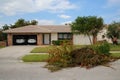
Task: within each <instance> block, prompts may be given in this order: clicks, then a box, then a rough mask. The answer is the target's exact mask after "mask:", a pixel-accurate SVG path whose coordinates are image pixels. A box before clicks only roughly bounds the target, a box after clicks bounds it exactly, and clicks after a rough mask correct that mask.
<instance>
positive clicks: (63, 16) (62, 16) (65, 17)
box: [58, 14, 71, 19]
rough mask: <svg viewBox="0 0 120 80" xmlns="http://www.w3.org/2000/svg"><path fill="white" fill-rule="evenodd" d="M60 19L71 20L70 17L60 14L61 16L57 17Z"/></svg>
mask: <svg viewBox="0 0 120 80" xmlns="http://www.w3.org/2000/svg"><path fill="white" fill-rule="evenodd" d="M58 16H59V17H60V18H63V19H69V18H71V16H69V15H64V14H62V15H58Z"/></svg>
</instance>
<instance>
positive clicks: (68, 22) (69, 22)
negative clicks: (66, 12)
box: [61, 21, 72, 25]
mask: <svg viewBox="0 0 120 80" xmlns="http://www.w3.org/2000/svg"><path fill="white" fill-rule="evenodd" d="M71 23H72V21H65V22H62V23H61V24H63V25H65V24H71Z"/></svg>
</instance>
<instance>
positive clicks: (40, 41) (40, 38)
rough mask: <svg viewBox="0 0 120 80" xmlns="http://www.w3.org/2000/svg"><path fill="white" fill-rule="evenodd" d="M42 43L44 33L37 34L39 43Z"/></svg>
mask: <svg viewBox="0 0 120 80" xmlns="http://www.w3.org/2000/svg"><path fill="white" fill-rule="evenodd" d="M42 44H43V35H42V34H37V45H42Z"/></svg>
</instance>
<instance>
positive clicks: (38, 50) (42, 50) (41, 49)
mask: <svg viewBox="0 0 120 80" xmlns="http://www.w3.org/2000/svg"><path fill="white" fill-rule="evenodd" d="M51 48H52V46H48V47H36V48H34V49H33V50H32V51H31V53H48V51H49V49H51Z"/></svg>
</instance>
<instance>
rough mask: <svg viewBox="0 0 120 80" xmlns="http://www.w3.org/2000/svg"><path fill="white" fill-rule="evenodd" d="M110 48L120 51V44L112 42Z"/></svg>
mask: <svg viewBox="0 0 120 80" xmlns="http://www.w3.org/2000/svg"><path fill="white" fill-rule="evenodd" d="M110 50H111V51H120V45H113V44H110Z"/></svg>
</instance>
